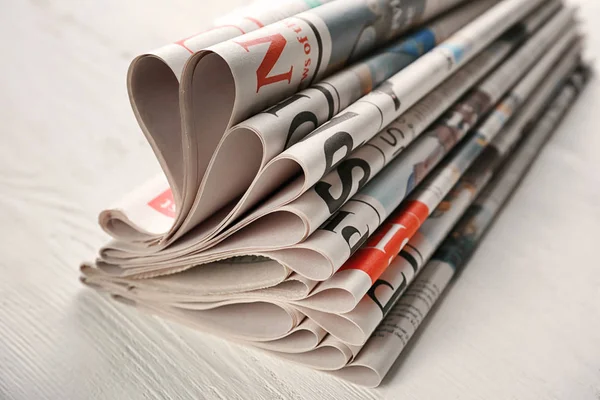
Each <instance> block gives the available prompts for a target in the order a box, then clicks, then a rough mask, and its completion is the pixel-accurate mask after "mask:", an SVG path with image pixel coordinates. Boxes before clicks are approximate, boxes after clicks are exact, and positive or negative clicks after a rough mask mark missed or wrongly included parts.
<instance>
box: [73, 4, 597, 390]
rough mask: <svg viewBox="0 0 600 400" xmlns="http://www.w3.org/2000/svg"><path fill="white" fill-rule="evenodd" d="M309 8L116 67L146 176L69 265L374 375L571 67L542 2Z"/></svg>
mask: <svg viewBox="0 0 600 400" xmlns="http://www.w3.org/2000/svg"><path fill="white" fill-rule="evenodd" d="M322 3H325V2H322ZM459 3H461V4H459ZM314 5H316V2H314V1H306V2H299V1H296V2H291V1H286V2H282V3H281V4H280V5H278V6H277V7H275V8H273V9H266V8H265V7H264V4H263V3H258V4H256V5H253V6H251V8H249V9H245V10H243V11H238V12H234V13H233V14H232V15H231V16H229V17H228V20H229V21H230V22H231V23H228V22H227V21H225V22H223V21H221V22H219V24H221V27H220V28H217V29H214V30H212V31H208V32H206V33H202V34H200V35H197V36H194V37H193V38H191V39H189V40H184V41H180V42H178V43H176V44H173V45H170V46H167V47H165V48H163V49H162V50H158V51H156V52H154V53H151V54H148V55H144V56H141V57H139V58H138V59H137V60H135V61H134V63H133V64H132V67H131V69H130V75H129V78H130V81H129V83H130V87H129V89H130V95H131V99H132V105H133V107H134V112H135V113H136V116H137V117H138V120H139V122H140V125H141V126H142V129H143V130H144V133H145V134H146V136H147V138H148V139H149V141H150V142H151V144H152V146H153V148H154V150H155V152H156V154H157V157H158V158H159V160H160V161H161V165H162V166H163V169H164V172H165V175H164V176H161V177H157V178H156V179H154V180H152V181H149V182H147V183H145V184H144V185H142V186H141V187H140V188H139V189H137V190H135V191H133V192H132V193H131V194H130V195H129V196H128V198H126V199H124V200H123V201H121V202H120V203H119V205H118V206H117V207H115V208H112V209H110V210H107V211H104V212H102V213H101V215H100V224H101V226H102V227H103V228H104V229H105V230H106V231H107V232H109V233H111V234H112V235H113V237H114V240H113V241H111V242H110V243H109V244H108V245H106V246H105V247H103V248H102V249H101V251H100V255H99V258H98V259H97V260H96V261H95V262H94V263H89V264H84V265H83V266H82V267H81V272H82V277H81V280H82V282H83V283H84V284H86V285H88V286H90V287H92V288H94V289H97V290H98V291H100V292H103V293H106V294H108V295H109V296H111V297H112V298H114V299H115V300H117V301H120V302H123V303H125V304H128V305H131V306H134V307H136V308H137V309H139V310H140V311H143V312H148V313H151V314H154V315H158V316H161V317H164V318H168V319H172V320H175V321H178V322H180V323H182V324H186V325H188V326H191V327H193V328H196V329H199V330H202V331H205V332H209V333H212V334H215V335H219V336H224V337H227V338H228V339H230V340H232V341H235V342H238V343H240V344H243V345H250V346H254V347H257V348H260V349H263V350H265V351H267V352H271V353H273V354H276V355H277V356H279V357H282V358H285V359H287V360H290V361H292V362H295V363H299V364H302V365H307V366H310V367H312V368H315V369H319V370H324V371H330V372H331V373H333V374H336V375H338V376H341V377H343V378H345V379H349V380H351V381H353V382H357V383H362V384H365V385H369V386H376V385H378V384H379V383H380V381H381V379H382V378H383V376H384V375H385V374H386V373H387V371H388V370H389V368H390V366H391V365H392V363H393V362H394V360H395V359H396V358H397V356H398V354H399V353H400V352H401V351H402V348H403V347H404V346H405V345H406V342H407V340H408V339H409V338H410V336H411V335H412V334H413V333H414V331H415V329H416V328H417V326H418V325H419V324H420V322H421V321H422V319H423V318H424V316H425V315H426V313H427V311H428V310H429V308H430V307H431V306H432V304H433V303H434V302H435V300H436V299H437V296H439V293H440V292H441V290H443V288H444V287H445V286H446V285H447V284H448V281H449V280H450V278H451V276H452V275H453V273H454V272H453V271H454V270H455V269H456V268H457V266H458V265H459V264H461V263H463V262H464V258H461V257H462V255H463V254H462V253H460V252H461V251H466V250H468V251H471V250H472V248H466V247H465V248H464V249H463V248H462V247H457V246H465V245H470V246H472V245H473V244H474V243H475V242H476V241H477V240H479V237H480V236H481V232H480V231H477V232H476V234H477V235H479V236H477V235H476V236H475V237H474V241H471V242H469V241H464V240H462V241H461V240H460V239H461V236H460V235H461V234H462V233H465V232H467V229H472V226H471V225H472V224H473V221H474V220H471V219H468V218H475V219H476V222H477V224H479V223H480V220H481V218H483V217H482V216H477V215H478V214H477V212H476V211H473V210H475V208H474V207H475V206H473V205H472V204H473V201H475V199H476V198H478V199H479V200H478V202H477V203H476V204H477V205H479V206H481V205H482V204H484V205H485V204H487V203H486V202H488V201H490V200H489V199H494V200H498V198H500V199H503V198H505V197H506V196H507V195H508V193H509V192H510V190H512V189H511V188H512V187H514V184H515V183H514V181H515V180H516V179H517V178H518V177H519V176H521V175H522V174H523V173H524V171H525V169H526V165H528V164H529V163H530V162H531V160H532V159H533V157H534V155H535V153H536V152H537V151H538V150H539V148H540V147H541V145H542V143H543V142H544V141H545V140H546V138H547V136H548V135H549V132H550V131H551V128H552V127H553V124H555V123H556V121H558V120H559V119H560V117H561V116H562V115H563V114H564V112H565V110H566V108H567V107H568V105H569V104H571V103H572V102H573V100H574V98H575V96H576V94H577V92H578V90H579V89H580V88H581V87H582V86H583V84H584V83H585V81H586V79H587V76H588V75H589V70H588V69H587V67H585V66H581V64H580V53H581V51H582V40H581V38H580V36H579V35H578V33H577V24H576V23H575V20H574V12H573V10H572V9H568V8H564V7H562V3H561V2H560V1H559V0H551V1H542V0H527V1H525V0H474V1H460V0H452V1H442V0H412V1H408V2H402V3H399V2H397V1H394V0H335V1H331V2H328V4H324V5H322V6H318V7H316V8H314V9H311V10H309V11H306V10H307V9H308V8H310V7H312V6H314ZM296 12H301V13H300V14H297V15H296V14H294V13H296ZM292 14H294V15H293V16H291V17H289V15H292ZM248 16H250V18H248ZM255 17H256V18H255ZM258 17H260V18H261V20H262V21H271V22H274V23H273V24H271V25H266V26H264V27H261V28H258V27H256V28H250V27H248V29H247V30H248V31H250V30H254V32H250V33H247V34H243V35H241V34H240V35H237V36H231V37H227V35H228V34H229V35H234V34H233V33H232V32H233V31H232V30H230V29H228V28H227V27H228V26H229V28H230V27H231V26H236V27H237V28H239V27H244V26H246V25H243V24H248V26H250V25H251V24H252V23H254V25H255V26H256V21H253V19H255V20H257V21H259V20H258V19H257V18H258ZM284 17H287V18H284ZM433 17H436V18H434V19H432V18H433ZM350 22H352V23H353V24H350ZM230 25H231V26H230ZM417 25H418V28H417V29H415V30H413V31H412V33H410V34H409V35H407V36H404V37H402V38H399V39H398V38H397V37H398V36H399V35H400V34H401V33H402V32H404V31H406V30H407V29H408V28H410V27H414V26H417ZM348 26H352V29H348ZM237 28H236V29H237ZM342 28H345V30H343V29H342ZM238 31H239V29H238ZM211 40H212V41H214V43H211V42H210V41H211ZM382 45H383V46H382ZM376 47H378V48H379V50H376V49H375V48H376ZM181 49H185V51H186V54H185V59H183V58H181V59H178V58H177V57H178V55H177V54H179V53H176V51H180V50H181ZM181 54H183V53H181ZM181 57H183V56H181ZM307 57H308V58H307ZM178 60H179V61H178ZM306 60H309V63H308V64H305V63H306ZM177 63H180V64H177ZM347 65H348V66H347ZM288 67H289V70H288ZM573 71H576V72H575V73H573ZM150 78H151V79H150ZM567 78H568V79H567ZM167 81H169V83H167ZM565 81H567V83H565ZM169 93H170V94H169ZM548 104H551V105H550V106H548ZM540 116H541V117H540ZM535 121H539V123H538V124H537V125H536V127H535V128H531V127H532V126H533V124H534V122H535ZM527 132H530V133H528V134H527V135H525V133H527ZM515 149H516V150H515ZM513 154H514V155H513ZM508 158H510V159H511V160H512V161H509V162H508V163H506V160H507V159H508ZM504 164H506V166H503V165H504ZM513 170H514V171H513ZM511 171H512V172H511ZM511 179H512V180H511ZM509 181H510V182H509ZM490 182H491V183H490ZM507 182H508V183H507ZM511 182H512V183H511ZM490 185H491V186H490ZM511 185H512V186H511ZM486 187H491V189H485V188H486ZM499 191H500V192H501V193H500V192H499ZM481 193H483V194H481ZM489 193H493V194H491V195H490V194H489ZM486 196H487V197H486ZM499 196H500V197H499ZM502 196H504V197H502ZM482 199H483V200H482ZM478 209H479V208H478ZM496 212H497V209H494V210H493V213H496ZM493 213H492V214H493ZM481 215H483V214H481ZM473 216H475V217H473ZM490 216H491V214H490V213H487V212H486V213H485V217H486V218H489V217H490ZM461 218H462V220H461ZM477 218H479V219H477ZM459 220H461V221H462V222H458V221H459ZM465 220H468V221H469V222H468V223H465V222H464V221H465ZM481 221H483V222H481V224H480V225H478V226H477V227H476V228H477V229H484V227H485V226H487V225H489V220H481ZM457 222H458V225H456V224H457ZM455 225H456V226H455ZM453 226H455V227H454V228H453ZM453 229H454V230H453ZM449 232H450V234H449ZM469 239H471V238H469ZM436 249H438V250H437V252H436ZM449 249H450V250H449ZM465 249H466V250H465ZM448 254H450V255H451V256H452V257H450V258H449V256H448ZM430 258H431V259H432V261H430V262H429V259H430ZM452 263H454V264H452ZM378 326H379V328H378Z"/></svg>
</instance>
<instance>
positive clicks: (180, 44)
mask: <svg viewBox="0 0 600 400" xmlns="http://www.w3.org/2000/svg"><path fill="white" fill-rule="evenodd" d="M222 28H234V29H237V30H239V31H240V32H242V35H243V34H245V33H246V32H244V30H243V29H242V28H240V27H239V26H237V25H221V26H216V27H214V28H210V29H208V30H206V31H203V32H200V33H196V34H195V35H192V36H188V37H186V38H184V39H181V40H178V41H176V42H173V43H174V44H178V45H179V46H181V47H183V48H184V49H186V50H187V51H189V52H190V53H191V54H194V51H193V50H192V49H190V48H189V47H187V46H186V45H185V42H187V41H188V40H190V39H192V38H195V37H196V36H199V35H202V34H204V33H206V32H210V31H214V30H215V29H222Z"/></svg>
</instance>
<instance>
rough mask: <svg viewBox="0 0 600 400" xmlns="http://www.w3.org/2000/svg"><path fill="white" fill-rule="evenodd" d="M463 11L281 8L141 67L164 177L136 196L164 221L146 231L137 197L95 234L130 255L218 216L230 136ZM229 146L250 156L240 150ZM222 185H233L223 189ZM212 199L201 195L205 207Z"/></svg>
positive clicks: (138, 74)
mask: <svg viewBox="0 0 600 400" xmlns="http://www.w3.org/2000/svg"><path fill="white" fill-rule="evenodd" d="M460 1H462V0H413V1H409V2H398V1H397V0H376V1H371V0H336V1H332V2H329V3H328V4H324V5H321V6H319V7H316V8H314V9H311V10H307V11H304V12H302V13H299V14H296V15H293V16H290V17H288V18H285V19H282V20H280V21H277V20H278V18H279V17H281V16H283V15H284V14H285V15H289V14H290V13H293V12H295V11H298V10H299V7H298V5H297V4H296V5H295V6H290V5H288V6H281V10H279V11H281V12H274V13H270V12H269V11H268V10H266V11H265V12H264V14H265V15H266V16H268V18H267V19H268V20H269V22H271V24H270V25H264V26H263V27H260V29H256V30H253V31H251V32H247V33H245V34H243V35H241V36H237V37H235V38H233V39H231V38H226V39H227V40H224V41H218V42H215V40H218V39H219V38H214V39H213V38H212V34H211V33H210V32H212V31H209V32H208V33H207V34H205V35H200V36H202V38H200V37H194V38H192V39H189V40H183V41H180V42H179V43H178V44H172V45H170V46H167V47H166V48H162V49H161V50H159V51H156V52H154V53H153V54H150V55H147V56H142V57H139V58H137V59H136V60H134V62H133V63H132V65H131V68H130V70H129V74H128V88H129V94H130V100H131V104H132V107H133V111H134V113H135V115H136V117H137V119H138V122H139V124H140V127H141V128H142V131H143V132H144V134H145V136H146V138H147V139H148V141H149V143H150V144H151V146H152V148H153V150H154V152H155V154H156V156H157V158H158V160H159V162H160V164H161V166H162V168H163V171H164V174H165V177H166V182H165V180H164V179H163V180H161V179H160V178H159V179H157V180H154V181H152V182H150V183H148V184H147V185H144V187H143V189H141V190H142V191H144V190H145V191H148V190H149V191H151V192H153V193H154V194H155V196H157V197H155V198H157V200H156V201H155V203H154V205H155V208H158V211H159V212H160V211H164V213H163V214H164V216H165V217H167V218H166V219H165V218H162V219H158V221H153V220H151V221H147V219H148V218H147V214H148V213H147V212H145V213H144V212H143V211H140V210H142V209H143V208H139V207H136V206H139V205H140V204H139V203H136V200H139V198H138V196H139V193H132V194H131V196H129V198H127V199H125V200H126V202H125V203H122V204H120V205H119V208H117V209H113V210H107V211H106V212H104V213H102V214H101V215H100V221H101V225H102V226H103V227H104V228H105V230H106V231H107V232H109V233H110V234H112V235H114V236H115V237H118V238H119V239H121V240H123V241H125V242H127V243H129V245H131V246H133V247H134V248H138V247H139V248H141V249H146V248H147V247H156V248H157V249H159V248H162V247H164V246H165V245H166V244H167V243H170V242H172V241H173V240H175V238H176V237H178V236H181V235H182V234H183V233H185V232H187V231H189V230H190V229H192V228H193V227H194V226H195V225H197V224H198V223H199V222H201V221H203V220H205V219H206V218H208V217H209V216H211V215H212V214H213V213H214V212H215V211H217V210H218V209H219V208H220V207H222V206H224V205H225V204H218V205H217V206H218V207H219V208H216V209H214V208H211V207H208V206H206V205H204V204H203V202H202V201H201V199H202V197H203V196H202V194H203V193H204V187H205V184H206V179H204V178H205V177H208V176H209V174H208V171H209V170H210V168H211V165H212V159H213V158H212V156H213V154H214V153H215V150H216V149H217V146H218V145H219V143H220V141H221V139H222V138H223V135H224V133H225V132H226V131H227V129H228V128H230V127H231V126H233V125H235V124H237V123H239V122H241V121H243V120H245V119H246V118H248V117H250V116H252V115H253V114H256V113H257V112H259V111H262V110H264V109H265V108H266V107H268V106H269V105H274V104H275V103H277V102H278V101H280V100H283V99H284V98H286V97H288V96H290V95H292V94H294V93H296V92H297V91H298V90H300V89H303V88H306V87H308V86H310V85H311V84H312V83H316V82H317V81H318V80H320V79H322V78H324V77H326V76H328V75H330V74H331V73H333V72H335V71H337V70H339V69H341V68H342V67H344V66H345V65H346V64H347V63H349V62H352V61H354V60H357V59H358V58H360V57H363V56H364V55H366V54H367V53H368V52H370V51H372V50H373V49H374V48H375V47H376V46H379V45H381V44H383V43H385V42H387V41H388V40H390V39H393V38H395V37H397V36H398V35H399V34H401V33H402V32H404V31H406V30H407V29H408V28H410V27H413V26H415V25H417V24H420V23H422V22H423V21H425V20H427V19H430V18H432V17H434V16H436V15H438V14H440V13H441V12H442V11H445V10H447V9H449V8H451V7H453V6H455V5H456V4H458V3H459V2H460ZM309 3H310V4H312V2H309ZM304 7H305V8H309V7H308V5H305V6H304ZM300 8H301V7H300ZM255 20H256V18H250V19H248V18H246V19H244V21H250V22H256V21H255ZM240 33H241V32H240ZM206 35H208V36H210V38H208V39H207V40H205V39H204V38H205V37H206ZM175 51H176V52H177V54H175V53H174V52H175ZM191 53H193V54H191ZM171 61H172V62H173V67H170V65H169V64H170V63H171ZM182 64H183V69H182V67H181V65H182ZM180 70H181V72H180V75H181V76H180V77H179V80H178V79H177V77H178V76H177V74H178V73H179V71H180ZM231 144H233V145H235V146H236V147H237V149H238V151H239V153H240V154H243V153H245V152H246V151H247V149H246V148H245V147H244V143H243V141H242V143H233V142H232V143H231ZM230 161H231V160H228V162H230ZM225 178H227V179H228V180H232V181H231V182H230V183H229V184H227V185H225V183H226V181H225ZM216 179H218V180H220V181H221V182H222V183H223V184H224V185H223V188H222V190H223V191H225V192H227V191H228V190H229V187H232V186H235V185H236V180H235V179H232V176H230V175H227V176H219V177H216ZM160 189H163V190H162V191H158V192H155V191H156V190H160ZM207 196H208V197H207ZM211 197H212V196H211V195H204V198H205V199H204V202H206V201H208V202H209V203H210V199H211ZM132 202H133V203H132ZM146 203H148V201H146V202H145V203H142V205H143V204H146ZM217 206H215V207H217ZM129 211H131V213H128V212H129ZM146 211H149V210H146ZM155 211H157V210H155ZM140 214H141V215H140ZM150 215H152V214H150ZM133 218H136V219H135V220H134V219H133ZM150 219H152V218H150ZM169 225H170V226H169Z"/></svg>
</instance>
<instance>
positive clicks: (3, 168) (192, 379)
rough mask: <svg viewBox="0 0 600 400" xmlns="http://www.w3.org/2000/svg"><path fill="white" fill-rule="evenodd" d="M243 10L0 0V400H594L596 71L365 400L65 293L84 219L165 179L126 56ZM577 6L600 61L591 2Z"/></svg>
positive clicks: (598, 330)
mask: <svg viewBox="0 0 600 400" xmlns="http://www.w3.org/2000/svg"><path fill="white" fill-rule="evenodd" d="M243 3H244V0H226V1H218V2H212V1H210V2H209V1H205V0H201V1H197V2H190V1H184V0H169V1H166V0H144V1H142V0H128V1H119V0H103V1H93V0H62V1H50V0H35V1H34V0H19V1H17V0H13V1H8V0H6V1H3V2H1V3H0V37H1V38H2V39H0V44H1V46H0V52H1V53H0V54H2V63H0V120H1V121H2V125H1V126H2V130H1V139H2V140H1V144H0V226H1V227H2V233H1V235H2V237H1V238H0V239H1V241H0V243H1V245H0V246H1V250H2V252H1V253H2V254H1V257H0V273H1V275H0V399H19V400H21V399H27V400H30V399H154V398H159V399H305V398H306V399H329V398H331V399H334V398H335V399H352V398H365V399H379V398H387V399H407V400H408V399H600V273H598V271H599V268H600V262H599V261H598V260H599V258H598V239H599V238H600V234H599V233H598V232H599V228H598V226H599V225H600V135H598V134H597V132H596V130H597V126H598V125H599V124H600V112H599V110H600V84H599V83H598V79H595V80H594V81H592V83H591V87H589V88H588V89H587V90H586V91H585V92H584V93H583V95H582V98H581V100H580V101H579V102H578V103H577V104H576V106H575V108H574V109H573V111H572V113H571V114H570V115H569V116H568V118H567V120H566V121H565V123H563V124H562V126H561V127H560V129H559V131H558V132H557V134H556V135H555V136H554V138H553V139H552V141H551V143H550V144H549V145H548V146H547V147H546V148H545V150H544V151H543V154H542V155H541V157H540V158H539V159H538V161H537V162H536V164H535V165H534V167H533V169H532V171H531V172H530V174H529V176H528V177H527V178H526V180H525V182H524V183H523V185H522V186H521V187H520V189H519V190H518V192H517V193H516V195H515V196H514V197H513V198H512V200H511V201H510V203H509V205H508V207H507V208H506V209H505V210H504V212H503V213H502V215H501V216H500V218H499V220H498V221H497V222H496V224H495V226H494V227H493V229H492V231H491V232H490V234H489V235H488V236H487V238H486V239H485V242H484V243H483V245H482V246H481V248H480V249H479V251H478V252H477V253H476V255H475V257H474V258H473V259H472V260H471V262H470V264H469V266H468V267H467V269H466V270H465V271H464V273H463V274H462V275H461V277H460V278H459V279H458V280H457V281H456V282H455V284H454V285H453V286H452V287H451V289H450V291H449V293H448V294H447V295H446V296H444V298H443V301H442V302H441V304H440V306H439V307H437V308H436V309H435V310H434V312H433V313H432V316H431V318H429V320H428V322H427V323H426V325H425V329H423V330H421V331H420V332H421V333H420V334H419V335H418V337H417V338H416V340H413V342H412V344H411V345H410V346H409V349H408V350H407V351H406V352H405V354H404V355H403V356H402V357H401V359H400V360H399V361H398V362H397V363H396V365H395V366H394V368H393V370H392V371H391V373H390V374H389V375H388V377H387V378H386V380H385V381H384V384H383V385H382V386H381V387H380V388H378V389H374V390H367V389H363V388H360V387H356V386H352V385H350V384H347V383H344V382H342V381H340V380H337V379H334V378H331V377H329V376H328V375H326V374H322V373H318V372H314V371H311V370H308V369H305V368H302V367H298V366H295V365H292V364H290V363H288V362H284V361H280V360H278V359H275V358H273V357H270V356H267V355H265V354H263V353H261V352H259V351H255V350H251V349H247V348H243V347H240V346H237V345H233V344H229V343H227V342H225V341H223V340H221V339H219V338H216V337H213V336H209V335H205V334H201V333H197V332H195V331H192V330H190V329H187V328H184V327H181V326H178V325H176V324H172V323H168V322H164V321H161V320H159V319H156V318H153V317H149V316H145V315H139V314H137V313H136V312H134V311H133V310H131V309H129V308H127V307H125V306H121V305H119V304H115V303H114V302H110V301H107V300H105V299H103V298H101V297H100V296H98V295H97V294H95V293H93V292H92V291H90V290H87V289H84V288H83V287H82V286H81V285H80V284H79V282H78V279H77V278H78V269H77V266H78V264H79V262H80V261H81V260H83V259H91V258H92V257H94V254H95V251H96V249H97V247H98V246H100V245H101V244H103V243H104V241H105V240H106V237H105V236H104V235H103V234H102V233H101V232H100V229H99V228H98V227H97V226H96V215H97V212H98V211H99V210H100V209H101V208H102V207H104V206H106V205H107V204H110V203H111V202H112V201H113V200H115V199H117V198H118V197H120V196H121V195H123V194H125V193H126V192H127V191H128V190H129V188H130V187H132V186H133V185H135V184H137V183H139V182H141V181H143V180H144V179H146V178H148V177H150V176H152V175H153V174H154V173H156V172H157V171H158V169H159V168H158V164H157V163H156V161H155V160H154V156H153V155H152V152H151V150H150V148H149V147H148V145H147V144H146V143H145V141H144V139H143V136H142V135H141V133H140V132H139V128H138V127H137V126H136V122H135V119H134V117H133V115H132V112H131V110H130V107H129V104H128V100H127V95H126V90H125V72H126V69H127V65H128V63H129V61H130V60H131V58H133V56H134V55H135V54H137V53H139V52H142V51H144V50H147V49H150V48H153V47H156V46H158V45H161V44H163V43H166V42H169V41H171V40H172V39H176V38H179V37H184V36H186V35H189V34H191V33H194V32H195V31H197V30H199V29H200V28H201V27H203V26H206V24H207V23H208V22H209V21H210V20H211V19H212V18H214V17H216V16H217V15H219V14H222V13H224V12H226V11H227V10H228V9H231V8H233V7H236V6H239V5H241V4H243ZM577 3H579V4H580V5H581V13H580V14H581V16H582V18H583V19H584V20H585V22H586V23H585V26H586V29H587V31H588V33H589V36H590V39H589V41H588V47H589V48H590V52H591V53H592V54H593V55H596V56H598V55H600V26H599V25H600V2H598V0H579V1H577ZM567 210H568V211H569V213H568V214H567Z"/></svg>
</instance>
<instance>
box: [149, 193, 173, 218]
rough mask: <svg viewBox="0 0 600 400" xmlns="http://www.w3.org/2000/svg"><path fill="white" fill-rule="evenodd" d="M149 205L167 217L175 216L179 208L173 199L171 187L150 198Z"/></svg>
mask: <svg viewBox="0 0 600 400" xmlns="http://www.w3.org/2000/svg"><path fill="white" fill-rule="evenodd" d="M148 205H149V206H150V207H152V208H153V209H155V210H156V211H158V212H159V213H161V214H163V215H166V216H167V217H170V218H175V213H176V211H177V209H176V207H175V200H173V192H172V191H171V189H170V188H169V189H167V190H165V191H164V192H162V193H161V194H159V195H158V196H156V197H155V198H153V199H152V200H150V201H149V202H148Z"/></svg>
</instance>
